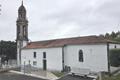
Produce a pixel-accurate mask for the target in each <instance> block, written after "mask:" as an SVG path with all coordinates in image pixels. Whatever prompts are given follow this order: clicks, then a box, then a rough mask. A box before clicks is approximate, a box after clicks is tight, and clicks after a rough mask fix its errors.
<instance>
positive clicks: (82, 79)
mask: <svg viewBox="0 0 120 80" xmlns="http://www.w3.org/2000/svg"><path fill="white" fill-rule="evenodd" d="M58 80H93V79H92V78H88V77H81V76H72V75H67V76H64V77H62V78H60V79H58Z"/></svg>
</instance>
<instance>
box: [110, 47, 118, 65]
mask: <svg viewBox="0 0 120 80" xmlns="http://www.w3.org/2000/svg"><path fill="white" fill-rule="evenodd" d="M110 64H111V66H114V67H118V66H120V49H111V50H110Z"/></svg>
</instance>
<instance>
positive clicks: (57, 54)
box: [21, 47, 62, 71]
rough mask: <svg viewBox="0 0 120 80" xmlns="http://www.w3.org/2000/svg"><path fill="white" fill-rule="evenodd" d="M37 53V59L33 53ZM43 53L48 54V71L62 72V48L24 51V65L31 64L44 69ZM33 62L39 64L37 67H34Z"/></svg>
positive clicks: (22, 58) (22, 60) (22, 59)
mask: <svg viewBox="0 0 120 80" xmlns="http://www.w3.org/2000/svg"><path fill="white" fill-rule="evenodd" d="M34 52H36V58H34V57H33V53H34ZM43 52H46V60H47V69H48V70H56V71H61V70H62V48H60V47H59V48H46V49H45V48H43V49H23V50H22V54H21V56H22V57H21V62H22V65H24V61H25V65H27V64H29V61H30V64H31V65H32V66H34V67H37V68H42V69H43ZM33 61H36V62H37V65H36V66H35V65H33Z"/></svg>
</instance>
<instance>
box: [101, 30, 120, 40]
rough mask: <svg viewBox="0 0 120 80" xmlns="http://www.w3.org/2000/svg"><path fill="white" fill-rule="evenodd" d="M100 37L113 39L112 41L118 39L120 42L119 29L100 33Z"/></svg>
mask: <svg viewBox="0 0 120 80" xmlns="http://www.w3.org/2000/svg"><path fill="white" fill-rule="evenodd" d="M100 36H101V37H104V38H106V39H110V40H114V41H119V42H120V31H118V32H114V31H113V32H111V33H106V34H105V35H100Z"/></svg>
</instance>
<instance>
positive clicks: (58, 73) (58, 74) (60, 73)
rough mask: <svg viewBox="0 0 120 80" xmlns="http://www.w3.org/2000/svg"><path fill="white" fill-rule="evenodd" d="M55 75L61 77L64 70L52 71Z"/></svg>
mask: <svg viewBox="0 0 120 80" xmlns="http://www.w3.org/2000/svg"><path fill="white" fill-rule="evenodd" d="M52 73H53V74H54V75H56V76H57V77H61V76H63V75H64V73H63V72H52Z"/></svg>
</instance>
